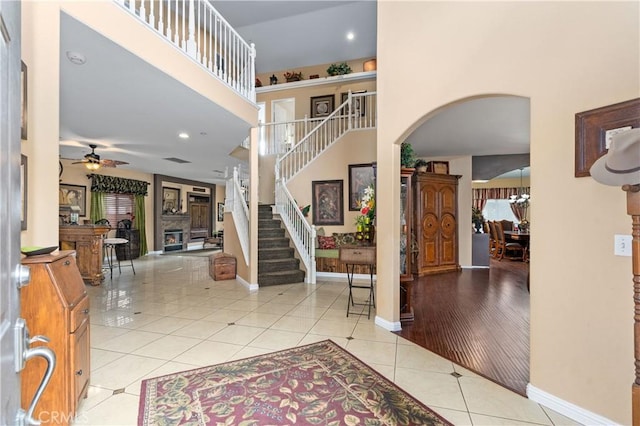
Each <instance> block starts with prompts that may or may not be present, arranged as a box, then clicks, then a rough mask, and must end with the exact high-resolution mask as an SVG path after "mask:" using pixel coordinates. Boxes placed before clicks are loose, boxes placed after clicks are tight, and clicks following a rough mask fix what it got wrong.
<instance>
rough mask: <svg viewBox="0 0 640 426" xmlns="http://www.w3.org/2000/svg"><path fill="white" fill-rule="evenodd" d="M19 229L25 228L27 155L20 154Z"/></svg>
mask: <svg viewBox="0 0 640 426" xmlns="http://www.w3.org/2000/svg"><path fill="white" fill-rule="evenodd" d="M20 197H21V198H22V199H21V200H20V206H21V208H20V230H22V231H24V230H26V229H27V156H26V155H21V156H20Z"/></svg>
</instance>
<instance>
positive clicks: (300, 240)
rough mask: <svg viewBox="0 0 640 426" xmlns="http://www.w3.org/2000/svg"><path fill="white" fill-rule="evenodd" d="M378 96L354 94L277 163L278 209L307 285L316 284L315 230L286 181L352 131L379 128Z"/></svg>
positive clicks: (350, 94)
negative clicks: (306, 218)
mask: <svg viewBox="0 0 640 426" xmlns="http://www.w3.org/2000/svg"><path fill="white" fill-rule="evenodd" d="M376 113H377V108H376V93H375V92H371V93H355V94H354V93H351V92H349V96H348V97H347V100H346V101H345V102H344V103H343V104H342V105H340V106H339V107H338V108H337V109H336V110H335V111H334V112H333V113H332V114H331V115H329V116H328V117H327V118H325V119H324V120H323V121H322V122H321V123H320V124H318V125H317V126H315V127H314V128H313V129H312V130H311V131H310V132H309V133H307V134H306V135H304V136H303V137H302V139H301V140H300V141H299V142H298V143H296V144H295V145H294V146H293V147H292V148H291V149H289V150H287V151H286V152H285V153H284V154H283V155H282V156H280V157H279V158H278V159H277V160H276V165H275V179H276V208H277V211H278V213H280V215H281V218H282V221H283V223H284V224H285V226H286V228H287V230H288V231H289V235H290V236H291V238H292V240H293V241H294V244H295V246H296V249H297V250H298V254H299V255H300V260H302V262H303V263H304V265H305V267H306V269H307V271H308V272H307V274H306V277H307V282H308V283H312V284H315V282H316V257H315V242H316V229H315V227H313V226H310V225H309V223H308V222H307V221H306V220H305V219H304V217H303V216H302V213H301V212H300V208H299V207H298V205H297V203H296V201H295V200H294V198H293V196H292V195H291V193H290V192H289V190H288V189H287V185H286V183H287V181H288V180H289V179H291V178H292V177H293V176H295V175H296V174H297V173H299V172H300V171H301V170H302V169H303V168H304V167H306V166H307V165H308V164H309V163H311V162H312V161H313V160H315V159H316V158H317V157H318V156H319V155H320V154H321V153H322V152H324V150H326V149H327V148H328V147H330V146H331V145H332V144H333V143H335V142H336V141H337V140H338V139H339V138H340V137H341V136H342V135H344V134H345V133H347V132H348V131H351V130H365V129H373V128H375V127H376V124H377V119H376Z"/></svg>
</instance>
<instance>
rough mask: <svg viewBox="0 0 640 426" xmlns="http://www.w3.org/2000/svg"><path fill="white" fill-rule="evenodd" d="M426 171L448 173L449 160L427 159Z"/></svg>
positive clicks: (440, 173)
mask: <svg viewBox="0 0 640 426" xmlns="http://www.w3.org/2000/svg"><path fill="white" fill-rule="evenodd" d="M427 172H429V173H436V174H439V175H448V174H449V162H448V161H429V162H428V163H427Z"/></svg>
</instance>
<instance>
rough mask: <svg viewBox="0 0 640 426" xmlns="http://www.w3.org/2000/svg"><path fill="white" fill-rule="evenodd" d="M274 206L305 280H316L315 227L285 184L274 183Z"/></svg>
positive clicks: (312, 282)
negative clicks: (303, 271)
mask: <svg viewBox="0 0 640 426" xmlns="http://www.w3.org/2000/svg"><path fill="white" fill-rule="evenodd" d="M276 206H277V209H278V213H279V214H280V219H281V220H282V222H283V223H284V225H285V227H286V228H287V230H288V231H289V235H290V237H291V241H293V244H294V245H295V247H296V250H297V251H298V255H299V256H300V260H302V263H303V264H304V265H305V268H306V269H307V273H306V274H305V282H306V283H309V284H315V282H316V245H315V241H316V227H315V226H311V225H309V223H308V222H307V220H306V219H305V218H304V216H303V215H302V213H301V212H300V208H299V207H298V205H297V204H296V202H295V200H294V199H293V196H292V195H291V193H290V192H289V190H288V189H287V187H286V186H285V185H281V184H280V183H279V182H278V183H276Z"/></svg>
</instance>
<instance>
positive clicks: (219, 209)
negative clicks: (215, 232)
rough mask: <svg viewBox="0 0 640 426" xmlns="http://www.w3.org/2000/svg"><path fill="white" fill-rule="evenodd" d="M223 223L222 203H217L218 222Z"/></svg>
mask: <svg viewBox="0 0 640 426" xmlns="http://www.w3.org/2000/svg"><path fill="white" fill-rule="evenodd" d="M223 221H224V203H218V222H223Z"/></svg>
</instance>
